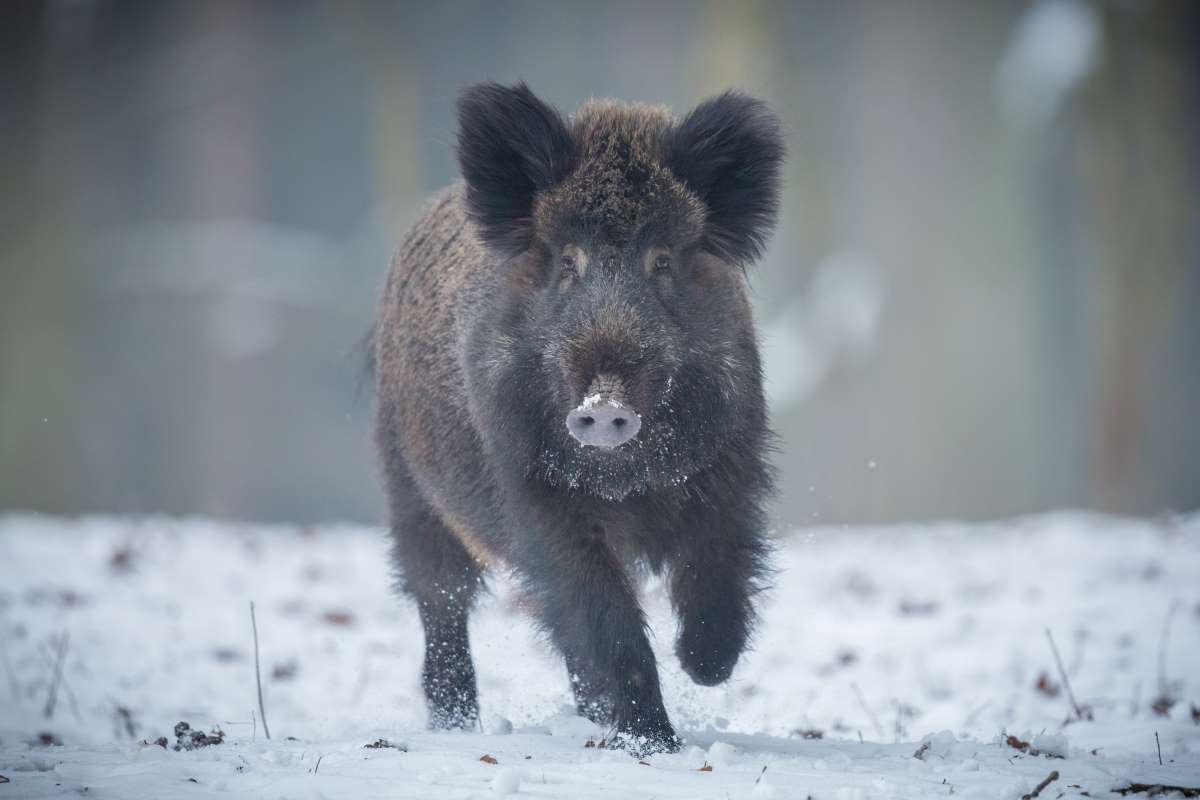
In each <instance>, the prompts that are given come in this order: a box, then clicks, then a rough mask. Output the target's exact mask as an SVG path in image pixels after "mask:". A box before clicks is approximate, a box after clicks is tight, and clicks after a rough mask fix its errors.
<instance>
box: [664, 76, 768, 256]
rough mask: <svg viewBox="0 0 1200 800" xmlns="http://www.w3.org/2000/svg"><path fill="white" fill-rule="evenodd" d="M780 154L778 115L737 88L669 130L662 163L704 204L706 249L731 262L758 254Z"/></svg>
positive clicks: (764, 239) (765, 231)
mask: <svg viewBox="0 0 1200 800" xmlns="http://www.w3.org/2000/svg"><path fill="white" fill-rule="evenodd" d="M783 157H784V146H783V136H782V133H781V132H780V125H779V120H778V118H777V117H776V116H775V115H774V114H773V113H772V112H771V111H770V109H768V108H767V106H766V104H765V103H763V102H762V101H761V100H756V99H754V98H753V97H747V96H746V95H744V94H741V93H740V92H732V91H731V92H725V93H724V94H722V95H718V96H717V97H714V98H712V99H710V100H706V101H704V102H703V103H701V104H700V105H698V106H697V107H696V108H695V109H694V110H693V111H692V112H691V113H690V114H688V115H687V116H686V117H684V118H683V120H682V121H681V122H680V123H679V124H678V125H677V126H676V127H675V128H674V129H673V130H672V131H671V133H670V135H669V137H668V141H667V166H668V167H670V169H671V171H672V172H673V173H675V175H676V176H677V177H678V178H679V179H680V180H682V181H683V182H684V184H685V185H687V187H688V188H689V189H691V190H692V191H693V192H695V193H696V194H697V195H698V196H699V197H700V199H701V200H702V201H703V202H704V204H705V206H706V207H707V209H708V218H707V221H706V224H705V233H704V247H705V249H706V250H708V251H709V252H711V253H713V254H714V255H716V256H719V257H721V258H723V259H725V260H727V261H730V262H733V263H737V264H746V263H748V262H751V261H754V260H756V259H757V258H758V257H759V256H761V255H762V252H763V249H764V248H765V247H766V243H767V238H768V237H769V236H770V234H771V231H772V229H774V227H775V218H776V216H777V214H778V211H779V172H780V167H781V166H782V163H783Z"/></svg>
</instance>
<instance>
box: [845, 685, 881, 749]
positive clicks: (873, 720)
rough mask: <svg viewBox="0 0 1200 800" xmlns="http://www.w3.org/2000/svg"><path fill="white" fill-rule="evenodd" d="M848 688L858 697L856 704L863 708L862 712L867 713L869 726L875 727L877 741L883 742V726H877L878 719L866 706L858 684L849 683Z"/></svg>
mask: <svg viewBox="0 0 1200 800" xmlns="http://www.w3.org/2000/svg"><path fill="white" fill-rule="evenodd" d="M850 688H851V689H853V690H854V694H855V695H856V696H857V697H858V702H859V704H860V705H861V706H862V707H863V711H865V712H867V716H868V717H870V718H871V724H872V725H874V726H875V732H876V734H877V735H878V736H879V740H880V741H883V726H882V725H880V724H879V717H877V716H875V712H874V711H872V710H871V707H870V706H868V705H867V700H866V698H865V697H863V693H862V690H861V689H859V688H858V684H857V683H855V682H854V681H850ZM860 736H861V734H860Z"/></svg>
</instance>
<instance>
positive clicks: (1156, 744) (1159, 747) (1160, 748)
mask: <svg viewBox="0 0 1200 800" xmlns="http://www.w3.org/2000/svg"><path fill="white" fill-rule="evenodd" d="M1154 746H1155V747H1157V748H1158V765H1159V766H1160V767H1161V766H1162V765H1163V763H1162V742H1160V741H1159V740H1158V731H1155V732H1154Z"/></svg>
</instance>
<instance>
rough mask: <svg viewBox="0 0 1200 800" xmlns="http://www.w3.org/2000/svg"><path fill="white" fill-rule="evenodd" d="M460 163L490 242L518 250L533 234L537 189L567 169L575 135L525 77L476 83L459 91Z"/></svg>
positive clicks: (510, 252) (507, 250) (474, 212)
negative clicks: (517, 80)
mask: <svg viewBox="0 0 1200 800" xmlns="http://www.w3.org/2000/svg"><path fill="white" fill-rule="evenodd" d="M458 162H459V165H460V166H461V168H462V174H463V178H465V179H466V182H467V207H468V209H469V211H470V214H471V217H472V219H474V220H475V222H476V223H477V224H478V225H479V229H480V233H481V235H482V236H483V239H484V241H485V242H487V244H489V245H491V246H492V247H495V248H497V249H498V250H500V251H501V252H503V253H505V254H506V255H513V254H515V253H517V252H520V251H521V250H522V249H524V248H525V247H526V246H527V245H528V244H529V241H530V237H531V236H532V232H533V221H532V219H531V216H532V212H533V198H534V195H535V194H536V193H537V192H539V191H543V190H545V189H549V188H550V187H551V186H554V185H555V184H556V183H558V182H559V181H561V180H562V179H563V178H564V177H565V176H566V173H567V170H568V168H569V167H570V162H571V137H570V134H569V133H568V132H567V126H566V123H565V122H563V118H562V115H560V114H559V113H558V111H556V110H554V109H553V108H551V107H550V106H548V105H546V104H545V103H543V102H542V101H541V100H539V99H538V98H537V97H535V96H534V94H533V92H531V91H529V87H528V86H526V85H525V84H524V83H518V84H517V85H516V86H512V87H508V86H501V85H500V84H497V83H481V84H476V85H475V86H470V87H468V88H467V89H466V90H464V91H463V93H462V94H461V95H460V96H459V98H458Z"/></svg>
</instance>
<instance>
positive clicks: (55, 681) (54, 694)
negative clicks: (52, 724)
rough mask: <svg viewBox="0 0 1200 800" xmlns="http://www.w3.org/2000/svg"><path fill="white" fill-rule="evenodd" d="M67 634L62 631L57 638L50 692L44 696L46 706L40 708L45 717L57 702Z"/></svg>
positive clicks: (65, 658)
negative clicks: (56, 654)
mask: <svg viewBox="0 0 1200 800" xmlns="http://www.w3.org/2000/svg"><path fill="white" fill-rule="evenodd" d="M67 642H68V634H67V633H66V632H65V631H64V632H63V635H62V636H61V637H60V638H59V640H58V657H57V658H56V659H55V661H54V677H52V678H51V679H50V694H49V695H47V697H46V707H45V708H44V709H42V713H43V715H45V717H46V719H50V718H51V717H53V716H54V706H55V705H56V704H57V703H58V687H59V684H61V683H62V674H63V663H64V662H65V661H66V660H67Z"/></svg>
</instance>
